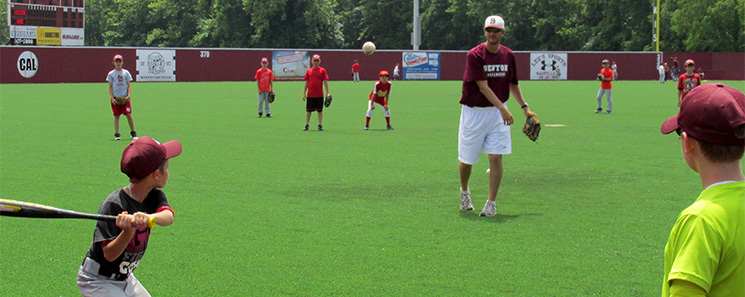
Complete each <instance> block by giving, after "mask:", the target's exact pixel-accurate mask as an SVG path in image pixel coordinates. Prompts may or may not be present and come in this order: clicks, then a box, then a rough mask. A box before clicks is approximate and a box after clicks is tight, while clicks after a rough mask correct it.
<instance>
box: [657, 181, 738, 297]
mask: <svg viewBox="0 0 745 297" xmlns="http://www.w3.org/2000/svg"><path fill="white" fill-rule="evenodd" d="M674 279H680V280H686V281H689V282H691V283H694V284H696V285H698V286H699V287H701V288H703V289H704V290H705V291H706V292H707V294H708V296H745V182H730V183H724V184H718V185H714V186H711V187H709V188H707V189H704V190H703V191H702V192H701V195H699V197H698V199H696V202H694V203H693V204H692V205H691V206H689V207H688V208H686V209H685V210H683V212H681V213H680V215H679V216H678V221H677V222H675V226H673V229H672V231H671V232H670V238H669V239H668V241H667V245H666V246H665V279H664V282H663V285H662V296H663V297H667V296H670V283H671V281H672V280H674Z"/></svg>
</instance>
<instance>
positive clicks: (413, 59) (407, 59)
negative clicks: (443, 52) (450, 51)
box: [402, 52, 440, 80]
mask: <svg viewBox="0 0 745 297" xmlns="http://www.w3.org/2000/svg"><path fill="white" fill-rule="evenodd" d="M402 55H403V56H402V58H403V65H404V67H403V71H404V74H403V79H405V80H440V53H426V52H403V53H402Z"/></svg>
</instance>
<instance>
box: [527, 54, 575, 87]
mask: <svg viewBox="0 0 745 297" xmlns="http://www.w3.org/2000/svg"><path fill="white" fill-rule="evenodd" d="M567 65H569V63H568V59H567V54H566V53H530V79H531V80H566V79H567Z"/></svg>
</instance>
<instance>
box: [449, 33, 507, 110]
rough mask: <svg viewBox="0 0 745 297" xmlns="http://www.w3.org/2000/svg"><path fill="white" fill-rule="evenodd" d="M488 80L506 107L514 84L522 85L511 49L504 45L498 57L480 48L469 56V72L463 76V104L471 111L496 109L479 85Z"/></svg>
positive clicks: (481, 45) (467, 64)
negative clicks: (480, 82)
mask: <svg viewBox="0 0 745 297" xmlns="http://www.w3.org/2000/svg"><path fill="white" fill-rule="evenodd" d="M479 80H485V81H486V82H487V83H488V85H489V88H491V89H492V91H494V94H495V95H497V98H499V100H500V101H502V103H504V102H506V101H507V99H509V98H510V84H515V85H516V84H518V82H517V68H516V67H515V55H514V54H513V53H512V50H511V49H509V48H508V47H506V46H504V45H501V46H500V47H499V51H498V52H497V53H495V54H492V53H490V52H489V51H487V50H486V45H484V44H483V43H482V44H479V45H477V46H476V47H474V48H472V49H471V50H470V51H469V52H468V56H467V57H466V71H465V73H463V96H462V97H461V98H460V104H465V105H468V106H471V107H489V106H494V104H492V103H491V102H490V101H489V99H486V96H484V94H481V91H480V90H479V86H478V85H477V84H476V81H479Z"/></svg>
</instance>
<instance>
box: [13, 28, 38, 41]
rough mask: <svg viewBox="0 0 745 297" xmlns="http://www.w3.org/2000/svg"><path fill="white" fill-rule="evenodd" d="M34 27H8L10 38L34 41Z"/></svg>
mask: <svg viewBox="0 0 745 297" xmlns="http://www.w3.org/2000/svg"><path fill="white" fill-rule="evenodd" d="M36 28H37V27H36V26H10V38H31V39H36Z"/></svg>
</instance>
